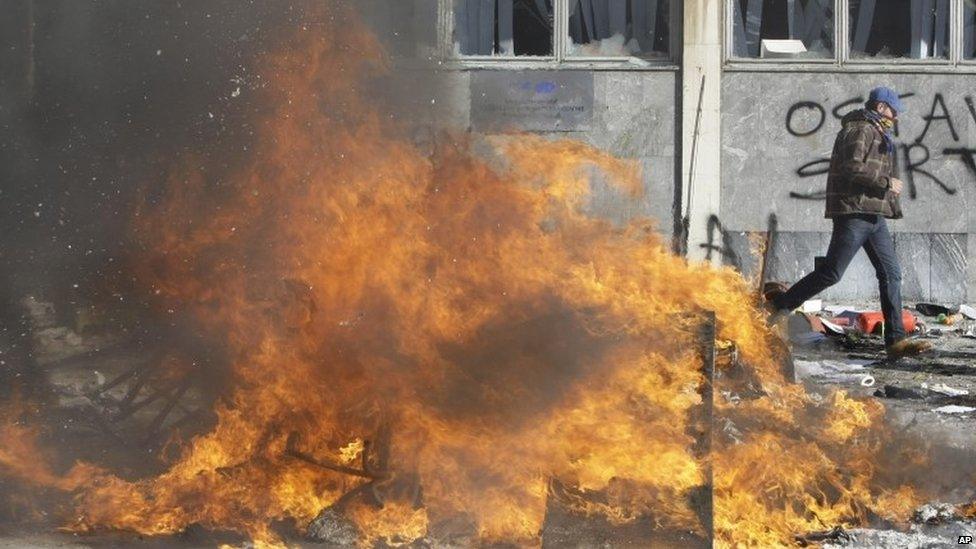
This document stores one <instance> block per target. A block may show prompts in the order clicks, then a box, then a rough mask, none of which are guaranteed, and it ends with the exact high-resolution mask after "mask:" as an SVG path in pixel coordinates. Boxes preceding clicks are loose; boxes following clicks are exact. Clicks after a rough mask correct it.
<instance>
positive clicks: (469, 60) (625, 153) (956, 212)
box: [383, 0, 976, 303]
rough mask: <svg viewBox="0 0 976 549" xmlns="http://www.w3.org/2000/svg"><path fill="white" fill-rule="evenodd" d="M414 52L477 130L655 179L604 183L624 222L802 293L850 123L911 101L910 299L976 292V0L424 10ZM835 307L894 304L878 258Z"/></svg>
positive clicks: (907, 172) (397, 12)
mask: <svg viewBox="0 0 976 549" xmlns="http://www.w3.org/2000/svg"><path fill="white" fill-rule="evenodd" d="M383 16H384V17H386V18H388V19H391V20H393V19H397V20H411V21H413V23H414V24H413V29H414V30H415V32H417V33H418V35H417V36H416V37H414V38H415V39H414V40H413V42H411V44H412V45H405V46H404V47H405V48H406V49H410V48H419V49H416V50H415V53H418V54H419V55H421V56H427V57H430V58H436V59H437V63H438V66H439V67H442V68H443V69H445V70H444V71H442V72H443V74H444V75H445V76H444V79H445V84H446V85H445V88H446V90H447V91H448V93H447V97H446V98H445V99H444V101H446V102H447V103H448V104H449V105H447V106H443V105H442V107H443V109H438V112H439V113H440V114H438V115H436V116H439V117H440V118H442V121H443V122H444V123H446V124H448V125H453V126H456V127H458V128H460V129H464V130H470V131H474V132H484V133H491V132H496V131H512V130H520V131H528V132H534V133H539V134H542V135H546V136H553V137H569V138H574V139H580V140H583V141H586V142H589V143H591V144H593V145H595V146H598V147H600V148H602V149H604V150H607V151H609V152H610V153H612V154H614V155H616V156H619V157H624V158H632V159H634V160H636V161H638V162H639V163H640V165H641V166H642V168H643V178H644V189H645V193H644V196H642V197H641V198H640V199H638V200H634V199H631V198H627V197H621V196H617V195H615V194H614V193H613V191H611V190H609V189H603V188H601V187H599V186H597V188H596V195H595V197H594V204H593V206H594V209H595V210H597V211H599V212H600V213H601V214H603V215H606V216H608V217H610V218H612V219H618V220H626V219H628V218H632V217H635V216H650V217H653V218H654V219H656V220H657V222H658V230H659V232H660V233H661V234H662V236H664V237H665V238H666V239H669V240H670V241H673V242H675V243H676V248H678V250H679V251H680V252H681V253H686V254H687V255H688V256H689V257H690V258H693V259H700V260H709V261H713V262H716V263H724V264H726V265H732V266H734V267H736V268H737V269H740V270H741V271H743V272H744V273H745V274H749V275H751V274H755V271H756V269H757V263H758V262H757V259H756V257H755V254H754V253H751V252H750V242H755V240H756V238H755V235H759V236H762V235H764V234H765V233H768V232H772V234H773V236H772V239H771V242H772V249H771V252H770V254H769V262H768V265H767V279H768V280H783V281H793V280H796V279H798V278H799V277H801V276H802V275H803V274H805V273H807V272H809V271H810V270H812V269H813V264H814V258H815V257H816V256H818V255H822V254H823V253H825V251H826V247H827V242H828V239H829V234H830V233H829V231H830V224H829V221H828V220H826V219H824V217H823V208H824V203H823V200H824V199H823V194H824V190H825V186H826V169H827V162H828V158H829V155H830V151H831V147H832V144H833V139H834V135H835V134H836V132H837V130H839V129H840V118H841V117H842V116H843V115H844V114H845V113H846V112H848V111H849V110H851V109H855V108H858V107H860V106H861V104H862V103H863V101H864V99H865V97H866V94H867V91H868V90H870V89H871V88H873V87H875V86H878V85H887V86H890V87H892V88H894V89H895V90H897V91H898V92H899V93H900V94H901V95H902V98H903V102H904V104H905V105H906V108H907V112H905V113H904V114H903V115H902V116H901V118H900V120H899V124H898V127H897V140H898V146H897V155H896V156H897V166H898V172H899V176H900V177H901V178H902V179H903V180H904V181H905V183H906V191H905V193H904V195H903V199H902V202H903V208H904V210H905V218H904V219H902V220H898V221H893V222H892V223H891V224H890V226H891V228H892V230H893V231H894V232H895V244H896V248H897V251H898V254H899V256H900V258H901V260H902V269H903V294H904V297H905V299H906V301H909V302H911V301H942V302H950V303H953V302H956V303H958V302H963V301H966V300H972V299H973V297H974V296H976V264H974V263H976V262H974V261H973V260H972V258H974V257H976V236H974V233H976V213H974V212H973V210H974V209H976V87H974V86H973V83H974V82H976V30H974V16H976V3H974V2H972V1H970V0H885V1H884V2H880V1H877V0H686V1H684V2H682V1H680V0H419V3H413V4H411V3H410V2H405V3H403V4H402V5H401V6H400V7H399V8H395V9H393V10H386V12H385V14H384V15H383ZM825 297H829V298H833V299H871V298H876V297H877V283H876V281H875V277H874V272H873V269H872V268H871V266H870V264H869V262H868V259H867V257H866V255H865V254H863V253H861V254H859V255H858V257H857V258H856V259H855V261H854V264H853V265H852V266H851V269H850V271H849V273H848V275H847V276H846V277H845V279H844V280H843V281H842V282H841V283H840V284H838V285H837V286H835V287H834V288H831V289H830V290H828V292H827V293H826V294H825Z"/></svg>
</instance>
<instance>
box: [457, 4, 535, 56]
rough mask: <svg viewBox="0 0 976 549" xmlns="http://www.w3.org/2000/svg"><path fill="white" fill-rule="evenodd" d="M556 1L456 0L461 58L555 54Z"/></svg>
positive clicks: (458, 49)
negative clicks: (554, 21) (554, 5)
mask: <svg viewBox="0 0 976 549" xmlns="http://www.w3.org/2000/svg"><path fill="white" fill-rule="evenodd" d="M552 3H553V0H454V45H455V50H456V52H457V53H458V54H459V55H501V56H513V55H516V56H518V55H529V56H550V55H552V50H553V48H552V37H553V32H552V23H553V16H552V14H553V7H552Z"/></svg>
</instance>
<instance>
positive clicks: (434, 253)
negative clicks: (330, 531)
mask: <svg viewBox="0 0 976 549" xmlns="http://www.w3.org/2000/svg"><path fill="white" fill-rule="evenodd" d="M325 11H326V13H325V16H319V17H312V18H310V21H309V22H308V24H307V26H306V27H305V30H303V31H301V32H299V33H298V34H297V35H296V36H295V37H293V38H292V41H291V43H290V44H289V46H288V47H285V48H283V49H282V51H281V52H280V53H278V54H275V55H272V56H270V57H269V58H268V59H266V61H265V63H264V66H263V69H262V71H261V74H262V75H263V79H262V81H263V82H265V83H266V87H265V88H263V89H261V90H260V92H259V93H261V94H263V98H262V102H263V104H264V105H265V106H266V110H265V112H263V113H262V114H261V115H260V116H259V119H258V120H257V121H256V124H255V127H256V128H257V142H256V144H255V147H254V148H253V149H252V152H251V157H250V158H249V160H248V161H247V162H246V163H245V165H243V166H242V167H241V168H240V169H239V170H237V171H236V172H235V173H234V174H232V176H231V177H225V178H223V181H222V182H216V181H211V180H208V175H207V173H206V172H205V171H202V170H200V169H199V167H200V166H201V165H202V164H203V163H204V161H203V159H201V158H190V159H187V161H185V162H184V163H183V166H184V167H183V168H182V169H179V170H176V171H175V173H174V174H173V175H172V177H171V178H170V183H169V185H168V186H167V190H166V193H167V194H166V196H165V197H164V198H163V199H162V200H161V201H159V202H157V203H154V204H146V205H144V206H143V207H142V208H140V210H139V212H138V213H139V215H138V217H137V222H136V225H135V235H136V238H137V240H138V242H139V243H140V250H139V252H138V253H137V254H136V256H135V258H134V260H133V261H132V268H133V271H134V273H135V275H136V277H137V278H138V280H139V281H140V282H141V283H142V284H144V286H145V287H146V290H147V292H148V293H149V294H151V295H153V296H155V297H154V299H156V300H157V302H158V303H159V305H160V306H161V307H162V308H164V309H174V310H179V311H181V312H182V313H184V314H186V315H188V316H191V317H193V318H195V319H196V320H197V321H198V322H199V323H200V325H201V326H203V329H204V331H205V335H206V337H209V338H211V340H212V341H214V342H215V345H217V344H219V345H220V346H221V347H222V348H225V349H226V350H227V354H228V356H230V357H231V362H232V364H231V371H232V374H233V376H232V379H233V384H234V385H233V389H232V392H231V396H230V397H229V398H227V399H225V400H224V401H223V402H222V403H221V404H219V406H218V409H217V415H218V423H217V425H216V427H215V428H214V429H213V430H212V431H211V432H209V433H208V434H205V435H202V436H199V437H197V438H195V439H193V440H192V441H191V442H190V443H189V444H187V446H186V447H185V449H184V450H183V453H182V456H181V457H180V458H179V459H178V460H177V461H176V462H175V463H174V464H173V465H172V466H171V468H170V469H169V470H168V471H167V472H165V473H164V474H162V475H160V476H158V477H154V478H148V479H145V480H141V481H136V482H130V481H124V480H121V479H119V478H116V477H113V476H111V475H105V474H99V475H92V476H91V478H90V479H89V480H88V481H87V482H85V483H84V485H83V488H82V489H81V490H80V491H79V492H78V513H79V517H80V518H79V519H78V521H77V522H76V523H75V528H87V527H108V528H117V529H127V530H134V531H137V532H141V533H144V534H167V533H173V532H178V531H180V530H182V529H184V528H186V527H187V526H188V525H191V524H201V525H203V526H206V527H209V528H214V529H221V530H234V531H239V532H243V533H246V534H247V535H249V536H250V537H252V538H253V539H255V540H257V541H260V542H262V543H278V542H280V540H279V537H278V535H276V534H275V532H273V531H272V528H271V524H272V523H274V522H275V521H278V520H281V519H292V520H294V521H295V522H296V523H298V524H299V525H304V524H306V523H308V521H310V520H311V519H313V518H314V517H315V516H316V515H317V514H318V513H319V512H320V511H322V510H323V509H326V508H328V507H329V506H331V505H333V504H336V503H337V502H339V501H343V502H344V503H343V513H345V515H346V516H347V518H348V519H349V520H350V521H351V522H352V523H353V524H355V526H356V528H357V530H358V532H359V535H360V540H361V541H362V542H363V543H371V542H373V541H378V540H385V541H387V542H389V543H393V542H395V541H397V540H400V541H403V540H406V541H409V540H412V539H416V538H419V537H423V536H424V535H427V534H428V533H429V532H431V531H432V530H434V529H436V528H437V527H438V525H442V524H445V523H450V522H451V521H455V522H456V521H457V520H458V518H459V517H460V518H463V519H464V522H466V523H467V524H471V525H472V528H473V530H474V531H475V534H476V535H477V536H478V538H480V539H482V540H504V541H514V542H517V543H526V544H535V543H537V541H538V536H539V532H540V528H541V526H542V523H543V519H544V513H545V510H546V499H547V493H548V492H549V483H550V479H558V481H559V482H561V483H564V484H565V485H567V486H572V487H573V488H574V490H577V491H579V493H581V494H586V493H596V492H600V493H602V494H603V496H602V497H601V498H596V499H592V500H591V499H587V498H585V497H582V496H581V497H580V498H579V501H577V503H576V506H577V507H578V509H577V511H579V512H583V513H598V514H602V515H605V516H607V517H608V518H610V519H611V521H613V522H617V523H622V522H629V521H633V520H635V519H637V518H639V517H642V516H648V515H652V516H653V517H654V519H655V522H656V523H657V524H658V525H659V526H661V527H665V528H676V529H684V530H686V531H689V530H690V531H694V532H698V533H703V532H705V526H704V525H701V524H699V519H698V517H697V515H696V514H695V513H694V511H693V510H692V509H691V508H690V507H689V505H688V503H687V502H688V499H689V494H690V493H691V491H693V490H694V489H695V488H696V487H698V486H701V485H702V484H703V483H704V482H705V481H706V479H705V472H704V471H705V466H706V465H707V462H703V461H702V460H701V459H698V458H697V457H696V456H695V455H694V453H693V451H692V446H693V445H694V442H695V441H694V437H693V436H691V435H690V434H689V430H688V424H689V417H691V415H692V414H693V412H694V410H695V409H696V407H698V406H700V405H701V396H700V393H699V392H698V390H697V388H698V387H699V385H700V384H701V383H702V382H703V380H702V377H701V373H700V372H701V358H700V356H699V353H698V352H697V351H695V337H694V330H692V329H690V328H691V327H693V326H694V324H695V322H697V321H696V320H695V318H693V317H695V316H696V314H697V312H698V311H705V310H707V311H714V312H715V313H716V316H717V319H718V324H717V328H718V334H717V337H718V339H719V340H721V341H724V342H734V344H735V346H736V347H737V349H738V350H739V354H740V357H741V361H742V363H744V364H748V365H749V369H750V370H749V375H750V376H752V377H753V378H754V379H755V380H756V381H757V383H758V384H759V385H760V386H761V395H762V396H757V397H755V398H744V399H741V400H738V399H729V400H726V399H722V398H718V399H717V403H716V405H717V410H716V414H717V416H718V417H720V418H722V421H724V422H725V423H724V424H725V425H734V427H735V428H736V429H737V430H738V431H739V432H740V435H741V436H737V437H725V436H719V435H716V437H715V441H714V447H713V460H712V463H711V466H712V467H713V468H714V472H715V473H714V474H715V481H714V490H715V493H714V494H715V495H714V497H715V513H716V516H715V532H716V536H717V538H718V540H719V541H720V542H723V543H725V544H729V545H731V544H735V545H740V544H741V545H756V546H767V545H779V544H784V543H788V542H789V541H790V536H791V535H792V534H794V533H797V532H804V531H809V530H816V529H821V528H824V527H830V526H835V525H842V524H854V523H858V522H862V521H863V520H865V518H866V517H867V516H868V515H869V514H870V513H874V514H878V515H882V516H892V515H900V516H904V515H903V513H904V512H905V509H906V508H907V507H906V506H908V505H911V503H913V500H914V495H913V494H912V492H911V491H910V490H907V489H893V490H884V489H881V488H879V487H878V486H875V485H874V483H873V482H872V478H873V466H872V465H871V463H872V460H871V457H872V455H874V454H875V453H876V452H878V451H879V444H880V443H879V441H880V440H881V439H882V437H883V436H884V433H883V432H882V429H881V427H880V425H881V421H880V417H881V414H882V410H881V408H880V406H879V405H878V404H875V403H871V402H861V401H858V400H854V399H851V398H850V397H848V396H846V395H845V394H843V393H836V394H834V395H833V396H832V397H830V398H829V399H827V400H825V401H821V400H819V399H815V398H813V397H810V396H808V395H807V394H806V393H804V392H803V390H802V389H801V388H800V387H797V386H794V385H792V384H790V383H789V382H788V381H787V380H785V379H784V378H783V375H782V374H781V372H780V367H779V363H778V358H779V357H777V356H776V354H775V353H774V352H773V351H772V350H771V349H770V346H769V345H768V341H769V338H770V334H769V332H768V330H767V328H766V327H765V325H764V323H763V320H762V318H761V315H760V314H759V313H758V312H757V311H756V310H755V309H754V308H753V306H752V305H751V302H752V297H751V293H750V290H749V287H748V285H747V283H746V282H745V281H743V280H742V278H741V277H740V276H739V275H737V274H736V273H734V272H733V271H731V270H727V269H713V268H710V267H707V266H698V265H689V264H688V263H687V262H685V261H684V260H682V259H681V258H678V257H674V256H672V255H670V254H669V253H668V252H667V250H666V249H665V248H664V247H663V246H662V244H661V242H659V240H658V238H657V237H656V236H655V233H654V232H653V231H652V230H651V228H650V226H649V224H648V222H646V221H640V222H634V223H632V224H630V225H628V226H626V227H622V228H621V227H615V226H613V225H612V224H610V223H609V222H607V221H604V220H601V219H598V218H595V217H592V216H590V215H588V214H587V213H586V212H587V211H588V205H589V202H588V201H589V199H590V184H591V179H592V178H593V177H594V175H595V174H596V175H598V176H599V177H601V178H602V179H605V180H607V181H611V182H612V183H613V184H614V185H616V187H617V188H618V190H619V192H621V193H636V192H637V189H638V188H639V184H638V182H639V174H638V173H637V171H636V168H635V166H634V165H633V163H631V162H628V161H622V160H618V159H615V158H612V157H610V156H609V155H607V154H605V153H603V152H600V151H598V150H595V149H593V148H592V147H589V146H587V145H584V144H581V143H577V142H573V141H566V140H562V141H552V140H547V139H544V138H541V137H537V136H531V135H506V136H497V137H491V138H479V137H470V138H469V137H464V136H457V135H444V136H443V137H442V138H441V139H439V141H438V143H437V145H436V147H435V151H434V153H433V154H432V155H428V154H424V153H423V152H422V151H421V150H419V149H418V148H417V147H416V146H414V145H413V144H412V142H411V141H410V140H409V139H406V138H405V137H404V133H405V132H404V131H403V128H401V127H400V126H399V125H398V124H397V123H396V121H395V120H393V119H391V118H390V117H387V116H384V115H383V114H381V112H380V110H379V109H377V108H375V106H374V105H373V104H372V103H371V102H370V100H369V99H368V94H366V93H364V90H366V89H368V88H369V86H370V85H371V83H372V82H375V81H376V79H378V78H382V76H383V74H384V72H385V71H387V70H388V68H387V62H386V61H385V58H384V55H383V53H382V51H381V49H380V47H379V45H378V44H377V42H376V41H375V40H374V38H372V36H371V35H370V33H369V32H368V31H367V30H366V29H365V28H364V27H363V26H362V25H361V24H360V23H359V22H358V21H357V20H356V18H355V17H353V16H352V14H351V13H350V12H349V11H347V10H345V9H341V8H336V7H330V8H327V9H326V10H325ZM726 367H731V366H729V365H726ZM720 428H721V425H719V427H716V429H718V430H720ZM5 434H6V435H10V433H5ZM14 435H16V433H14ZM378 447H382V448H383V449H382V451H381V452H380V453H382V454H383V455H384V457H383V458H382V459H380V460H379V461H382V463H380V462H376V463H368V462H369V461H370V459H373V458H370V459H367V458H366V457H364V456H366V454H367V453H370V454H371V455H373V456H375V455H377V452H376V450H375V449H376V448H378ZM371 448H372V450H371ZM8 454H9V455H8ZM8 454H0V465H2V466H4V467H5V468H6V470H7V471H8V472H10V471H11V469H12V470H13V471H14V472H15V473H22V474H25V475H24V476H32V477H33V478H35V479H36V480H37V481H39V482H41V483H44V484H49V485H55V486H61V487H62V488H64V489H66V490H74V489H76V488H78V485H77V484H76V483H72V482H69V481H62V480H59V479H56V478H54V477H52V476H51V475H49V474H48V473H36V472H35V473H31V472H25V471H21V470H18V467H21V466H22V465H18V464H22V461H21V459H20V457H18V455H19V454H18V453H17V452H16V451H15V452H14V453H12V454H10V453H9V452H8ZM21 457H23V456H21ZM312 462H318V463H320V464H323V463H324V464H331V465H330V467H331V468H326V467H322V466H318V465H315V464H313V463H312ZM343 468H345V469H343ZM349 470H354V471H358V472H359V473H361V474H349ZM370 470H371V471H372V472H370ZM62 483H64V484H62ZM367 483H371V485H372V486H374V487H376V490H379V491H380V492H382V494H383V495H382V498H383V499H384V502H385V505H384V506H383V507H382V508H378V507H377V506H374V505H368V504H364V503H362V502H361V501H351V500H349V498H345V499H343V498H344V495H347V494H350V493H355V491H356V489H357V488H359V487H362V486H364V485H366V484H367ZM420 492H422V495H418V494H419V493H420Z"/></svg>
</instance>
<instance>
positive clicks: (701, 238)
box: [681, 0, 723, 262]
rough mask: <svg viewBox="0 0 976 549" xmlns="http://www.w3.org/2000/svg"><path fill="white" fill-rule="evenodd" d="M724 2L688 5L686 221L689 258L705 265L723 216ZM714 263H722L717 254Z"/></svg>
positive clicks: (690, 1) (697, 0)
mask: <svg viewBox="0 0 976 549" xmlns="http://www.w3.org/2000/svg"><path fill="white" fill-rule="evenodd" d="M722 4H723V2H722V0H685V2H684V27H683V29H684V39H683V42H684V44H683V46H684V47H683V53H682V58H681V75H682V83H681V94H682V100H681V152H682V158H681V181H682V185H681V186H682V209H683V211H682V215H684V216H686V221H687V227H688V258H689V259H692V260H701V259H704V257H705V254H706V250H704V249H703V248H702V247H701V244H702V243H704V242H706V240H707V235H706V229H707V225H708V219H709V218H710V217H711V216H713V215H715V216H717V215H718V214H719V205H720V200H719V199H720V196H721V185H720V179H719V174H720V173H721V172H720V169H719V168H720V160H721V157H722V150H721V147H722V143H721V118H720V117H721V78H722ZM712 257H713V261H716V262H717V261H720V258H719V257H718V254H713V255H712Z"/></svg>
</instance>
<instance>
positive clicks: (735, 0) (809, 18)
mask: <svg viewBox="0 0 976 549" xmlns="http://www.w3.org/2000/svg"><path fill="white" fill-rule="evenodd" d="M855 1H856V0H855ZM732 56H733V57H739V58H754V59H755V58H787V59H797V58H799V59H811V58H812V59H824V58H828V59H829V58H831V57H833V56H834V2H833V0H732Z"/></svg>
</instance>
